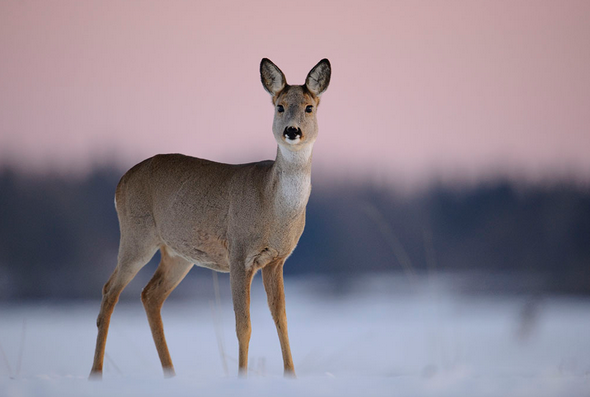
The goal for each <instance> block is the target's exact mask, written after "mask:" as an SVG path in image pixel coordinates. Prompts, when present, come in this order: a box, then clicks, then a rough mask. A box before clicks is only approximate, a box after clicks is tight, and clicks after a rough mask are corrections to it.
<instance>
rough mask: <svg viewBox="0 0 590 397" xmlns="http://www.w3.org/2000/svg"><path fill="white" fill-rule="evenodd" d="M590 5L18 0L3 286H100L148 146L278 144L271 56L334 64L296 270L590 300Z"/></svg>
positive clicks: (9, 43) (0, 140) (11, 10)
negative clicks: (465, 278) (127, 178)
mask: <svg viewBox="0 0 590 397" xmlns="http://www.w3.org/2000/svg"><path fill="white" fill-rule="evenodd" d="M589 15H590V5H589V3H588V2H586V1H579V2H576V1H568V2H564V3H562V2H559V3H558V2H552V1H538V2H535V3H534V4H533V3H530V2H518V1H517V2H477V3H473V2H468V1H450V2H444V3H439V2H418V3H415V2H368V3H365V2H363V3H362V4H361V3H360V2H338V3H333V2H320V3H318V4H316V5H314V7H313V10H310V9H308V8H307V7H305V6H302V5H298V4H297V5H296V4H292V5H284V6H281V7H280V8H277V7H270V6H269V3H254V4H249V3H248V4H246V3H241V2H223V1H221V2H215V3H214V4H213V3H204V4H203V3H196V2H188V1H186V2H184V1H173V2H160V1H142V2H141V3H137V2H118V1H86V2H77V1H55V2H42V3H37V2H22V1H3V2H2V3H1V4H0V58H1V59H2V62H1V64H0V297H2V298H3V299H25V298H93V299H95V298H97V297H99V296H100V288H101V285H102V284H103V283H104V282H105V280H106V279H107V277H108V275H109V274H110V272H111V271H112V270H113V268H114V266H115V262H116V253H117V246H118V225H117V219H116V214H115V211H114V206H113V196H114V190H115V187H116V185H117V182H118V180H119V178H120V176H121V175H122V174H123V173H124V172H125V171H126V170H127V169H128V168H130V167H131V166H133V165H134V164H136V163H137V162H139V161H141V160H143V159H144V158H147V157H150V156H152V155H154V154H157V153H167V152H181V153H185V154H189V155H193V156H197V157H203V158H208V159H212V160H216V161H222V162H231V163H239V162H250V161H257V160H261V159H269V158H274V156H275V151H276V143H275V142H274V140H273V138H272V135H271V123H272V115H273V108H272V106H271V104H270V99H269V97H268V94H267V93H266V92H265V91H264V89H262V87H261V84H260V81H259V80H260V79H259V72H258V66H259V62H260V59H261V58H262V57H269V58H270V59H272V60H273V61H274V62H275V63H276V64H277V65H279V67H281V68H282V70H283V71H284V72H285V74H286V76H287V79H288V81H289V82H290V83H292V84H301V83H303V81H304V79H305V76H306V74H307V72H308V71H309V70H310V69H311V67H312V66H313V65H315V63H317V62H318V61H319V60H320V59H321V58H323V57H327V58H329V59H330V60H331V62H332V65H333V76H332V82H331V85H330V89H329V90H328V91H327V92H326V94H325V96H324V98H323V101H322V104H321V107H320V111H319V115H318V118H319V123H320V137H319V139H318V141H317V144H316V147H315V150H314V169H313V185H314V189H313V194H312V196H311V200H310V202H309V207H308V224H307V228H306V231H305V233H304V235H303V237H302V239H301V241H300V244H299V246H298V248H297V250H296V251H295V253H294V255H293V256H292V257H291V258H290V260H289V263H288V265H287V266H286V268H285V271H286V272H287V274H288V275H289V276H291V275H318V274H320V275H326V276H327V277H328V278H329V279H331V280H332V281H334V283H337V284H338V285H339V287H338V288H341V287H342V288H343V287H345V283H346V280H347V279H348V278H350V277H353V278H354V277H356V276H357V275H358V274H361V273H375V272H393V273H400V274H412V273H415V274H417V275H420V274H427V273H428V272H437V273H438V272H444V273H453V274H456V273H462V274H469V275H470V276H473V277H475V276H477V277H478V278H479V279H478V282H477V283H468V285H466V286H465V288H475V289H488V288H492V289H502V290H504V289H510V290H518V289H526V290H527V291H528V290H529V289H530V288H535V289H536V290H538V291H555V292H563V293H575V294H588V293H590V266H589V264H590V189H589V186H590V155H589V150H590V112H588V109H590V75H589V70H590V68H589V66H590V47H589V46H588V45H587V44H588V43H587V38H588V37H590V23H589V22H590V19H589ZM147 273H149V272H147ZM488 276H489V277H488ZM496 276H499V277H500V278H496ZM145 277H146V278H149V275H147V274H146V276H145Z"/></svg>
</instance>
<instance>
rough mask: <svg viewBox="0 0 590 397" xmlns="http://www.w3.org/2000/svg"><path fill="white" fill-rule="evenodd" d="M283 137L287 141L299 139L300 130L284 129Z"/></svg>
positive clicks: (295, 128)
mask: <svg viewBox="0 0 590 397" xmlns="http://www.w3.org/2000/svg"><path fill="white" fill-rule="evenodd" d="M283 135H284V136H285V137H287V139H289V140H295V139H297V137H301V128H297V127H287V128H285V131H284V132H283Z"/></svg>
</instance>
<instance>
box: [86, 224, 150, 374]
mask: <svg viewBox="0 0 590 397" xmlns="http://www.w3.org/2000/svg"><path fill="white" fill-rule="evenodd" d="M130 235H131V236H134V235H133V234H130V233H125V231H124V230H123V229H122V230H121V242H120V244H119V256H118V261H117V267H116V268H115V271H114V272H113V274H111V277H110V278H109V280H108V281H107V283H106V284H105V285H104V287H103V290H102V303H101V305H100V312H99V313H98V318H97V320H96V325H97V327H98V336H97V338H96V350H95V352H94V363H93V364H92V370H91V372H90V377H91V378H92V379H100V378H101V377H102V367H103V361H104V353H105V347H106V343H107V334H108V332H109V324H110V321H111V315H112V314H113V311H114V310H115V305H116V304H117V302H118V300H119V296H120V295H121V292H122V291H123V289H124V288H125V287H126V286H127V284H129V282H130V281H131V280H133V277H135V275H136V274H137V272H139V270H140V269H141V268H142V267H144V266H145V265H146V263H148V261H149V260H150V259H151V258H152V256H154V253H155V252H156V250H157V249H158V245H157V244H156V243H155V240H154V239H153V237H152V238H145V239H138V238H130V237H129V236H130ZM144 237H147V236H144Z"/></svg>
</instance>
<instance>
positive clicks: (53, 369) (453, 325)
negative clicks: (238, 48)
mask: <svg viewBox="0 0 590 397" xmlns="http://www.w3.org/2000/svg"><path fill="white" fill-rule="evenodd" d="M309 284H310V283H308V282H306V281H305V280H298V281H288V283H287V285H286V293H287V314H288V319H289V333H290V340H291V348H292V351H293V358H294V361H295V369H296V371H297V376H298V379H296V380H291V379H283V378H282V359H281V354H280V347H279V342H278V338H277V335H276V331H275V327H274V323H273V322H272V320H271V317H270V314H269V312H268V309H267V307H266V301H265V296H264V292H263V289H262V285H261V282H260V277H259V276H257V278H256V279H255V281H254V285H253V296H252V309H251V312H252V339H251V343H250V370H249V371H250V372H249V377H248V379H238V378H237V363H236V358H237V357H236V356H237V340H236V337H235V334H234V319H233V311H232V307H231V300H230V297H229V290H228V289H227V285H226V284H224V283H223V282H222V284H221V287H222V288H221V289H222V294H221V299H220V300H219V301H218V302H215V300H214V299H213V297H211V299H209V300H207V299H202V297H201V298H198V299H197V298H195V299H186V298H183V299H179V300H175V301H172V300H171V301H170V302H167V303H166V304H165V306H164V309H163V318H164V324H165V327H166V335H167V338H168V344H169V347H170V352H171V354H172V359H173V360H174V364H175V368H176V372H177V377H176V378H173V379H163V376H162V373H161V368H160V364H159V360H158V357H157V353H156V350H155V347H154V344H153V341H152V339H151V334H150V331H149V327H148V324H147V320H146V318H145V313H144V312H143V308H142V306H141V303H140V302H139V299H135V300H133V301H130V300H124V301H122V302H121V303H119V305H118V306H117V308H116V310H115V313H114V315H113V318H112V322H111V330H110V333H109V338H108V343H107V357H106V359H105V369H104V380H103V381H102V382H89V381H87V376H88V373H89V370H90V366H91V364H92V357H93V353H94V343H95V337H96V328H95V318H96V315H97V313H98V308H99V302H98V301H96V302H89V303H78V304H57V303H37V304H23V305H15V304H6V303H5V304H2V305H0V347H1V348H2V349H1V351H0V353H1V357H0V396H2V397H21V396H60V397H66V396H271V395H272V396H362V397H369V396H453V397H458V396H535V397H538V396H590V301H589V300H571V299H565V298H556V297H554V298H552V297H543V298H542V299H534V300H533V299H531V298H527V297H524V296H512V297H490V296H487V297H486V296H465V295H462V296H460V295H457V294H453V293H452V292H450V291H451V290H452V288H448V287H444V285H443V284H441V283H437V284H436V285H435V284H432V283H429V282H423V283H421V284H413V285H411V286H408V285H409V284H410V283H409V282H408V281H407V280H404V279H395V278H389V277H382V278H374V279H370V280H365V281H364V282H363V283H360V285H357V286H355V287H353V288H351V289H350V290H349V292H348V293H346V294H340V295H339V294H334V293H321V292H318V291H321V290H322V286H321V284H318V283H315V284H314V286H313V288H312V287H310V285H309ZM224 362H225V365H227V368H228V373H227V374H226V372H225V369H224Z"/></svg>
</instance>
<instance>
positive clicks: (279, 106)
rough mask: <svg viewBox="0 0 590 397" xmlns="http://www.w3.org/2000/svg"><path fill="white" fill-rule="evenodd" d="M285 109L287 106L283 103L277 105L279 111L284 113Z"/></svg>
mask: <svg viewBox="0 0 590 397" xmlns="http://www.w3.org/2000/svg"><path fill="white" fill-rule="evenodd" d="M284 111H285V108H284V107H283V105H278V106H277V112H279V113H283V112H284Z"/></svg>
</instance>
